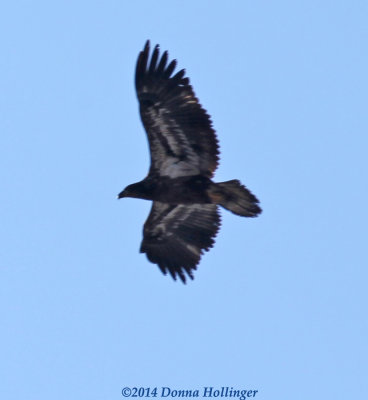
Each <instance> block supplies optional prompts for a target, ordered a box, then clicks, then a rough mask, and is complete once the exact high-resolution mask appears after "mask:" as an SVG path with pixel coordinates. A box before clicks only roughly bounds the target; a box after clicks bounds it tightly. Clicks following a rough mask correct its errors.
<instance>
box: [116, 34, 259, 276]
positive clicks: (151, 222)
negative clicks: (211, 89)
mask: <svg viewBox="0 0 368 400" xmlns="http://www.w3.org/2000/svg"><path fill="white" fill-rule="evenodd" d="M176 64H177V62H176V60H172V61H171V62H169V57H168V52H167V51H165V52H164V53H163V54H162V55H161V56H160V48H159V45H156V46H155V47H154V49H153V51H152V54H150V42H149V41H147V42H146V44H145V46H144V49H143V51H141V52H140V53H139V56H138V60H137V65H136V71H135V87H136V91H137V97H138V101H139V111H140V116H141V120H142V123H143V126H144V128H145V130H146V133H147V137H148V142H149V149H150V156H151V165H150V168H149V172H148V175H147V177H146V178H144V179H143V180H142V181H140V182H137V183H133V184H131V185H128V186H127V187H126V188H125V189H124V190H123V191H122V192H120V193H119V195H118V198H119V199H121V198H124V197H133V198H138V199H145V200H151V201H152V208H151V211H150V214H149V216H148V218H147V220H146V222H145V224H144V227H143V240H142V243H141V247H140V252H141V253H146V255H147V258H148V259H149V261H151V262H152V263H154V264H157V265H158V266H159V268H160V270H161V271H162V272H163V274H165V275H166V274H167V272H169V273H170V275H171V276H172V278H173V279H174V280H176V279H177V277H179V278H180V279H181V281H182V282H183V283H186V280H187V277H189V278H191V279H194V276H193V271H194V270H196V269H197V265H198V263H199V261H200V258H201V255H202V254H203V253H204V252H205V251H208V250H209V249H210V248H211V247H213V245H214V242H215V240H214V239H215V236H216V234H217V232H218V230H219V228H220V223H221V219H220V214H219V206H222V207H224V208H226V209H227V210H229V211H231V212H232V213H234V214H236V215H240V216H242V217H256V216H257V215H258V214H260V213H261V211H262V210H261V208H260V206H259V201H258V199H257V198H256V197H255V196H254V195H253V194H252V193H251V192H250V191H249V190H248V189H247V188H246V187H245V186H243V185H242V184H241V183H240V182H239V181H238V180H236V179H233V180H230V181H226V182H219V183H215V182H214V181H213V180H212V179H211V178H212V177H213V174H214V172H215V170H216V168H217V166H218V163H219V144H218V140H217V137H216V133H215V131H214V129H213V127H212V121H211V119H210V116H209V115H208V113H207V111H206V110H205V109H204V108H203V107H202V106H201V104H200V102H199V100H198V98H197V97H196V95H195V93H194V91H193V88H192V86H191V85H190V82H189V78H188V77H186V76H185V70H184V69H182V70H180V71H179V72H176V73H175V74H174V70H175V68H176Z"/></svg>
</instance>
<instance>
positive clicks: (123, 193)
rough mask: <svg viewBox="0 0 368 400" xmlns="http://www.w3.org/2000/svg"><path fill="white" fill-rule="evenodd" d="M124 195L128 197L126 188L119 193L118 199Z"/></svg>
mask: <svg viewBox="0 0 368 400" xmlns="http://www.w3.org/2000/svg"><path fill="white" fill-rule="evenodd" d="M123 197H126V194H125V190H123V191H122V192H120V193H119V194H118V196H117V199H118V200H119V199H122V198H123Z"/></svg>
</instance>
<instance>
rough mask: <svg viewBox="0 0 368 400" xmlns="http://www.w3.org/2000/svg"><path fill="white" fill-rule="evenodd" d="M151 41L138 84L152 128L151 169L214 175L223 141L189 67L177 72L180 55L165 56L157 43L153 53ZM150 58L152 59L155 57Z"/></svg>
mask: <svg viewBox="0 0 368 400" xmlns="http://www.w3.org/2000/svg"><path fill="white" fill-rule="evenodd" d="M149 48H150V47H149V41H147V43H146V45H145V47H144V50H143V51H142V52H141V53H140V54H139V56H138V61H137V67H136V75H135V85H136V90H137V96H138V100H139V105H140V114H141V118H142V122H143V125H144V128H145V130H146V132H147V136H148V141H149V146H150V153H151V167H150V172H149V173H150V174H158V175H161V176H170V177H172V178H176V177H179V176H189V175H204V176H207V177H209V178H210V177H212V175H213V172H214V171H215V169H216V168H217V165H218V160H219V157H218V155H219V146H218V142H217V139H216V134H215V131H214V129H213V128H212V122H211V120H210V117H209V115H208V114H207V112H206V110H204V109H203V108H202V106H201V105H200V103H199V101H198V99H197V98H196V96H195V94H194V91H193V88H192V86H191V85H190V84H189V79H188V78H185V77H184V75H185V71H184V70H181V71H179V72H177V73H176V74H175V75H173V72H174V69H175V67H176V60H173V61H171V62H170V63H169V64H168V53H167V52H166V51H165V52H164V53H163V55H162V56H161V57H160V53H159V46H158V45H157V46H156V47H155V48H154V50H153V52H152V55H151V58H150V57H149ZM149 58H150V59H149Z"/></svg>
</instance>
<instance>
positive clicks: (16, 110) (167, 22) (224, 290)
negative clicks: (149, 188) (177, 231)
mask: <svg viewBox="0 0 368 400" xmlns="http://www.w3.org/2000/svg"><path fill="white" fill-rule="evenodd" d="M367 17H368V4H367V2H366V1H363V0H361V1H354V0H353V1H349V2H347V1H339V0H337V1H336V0H335V1H316V0H312V1H311V0H308V1H304V0H303V1H298V2H295V1H291V0H290V1H277V2H276V1H269V2H265V1H228V2H226V3H223V2H215V1H197V0H196V1H193V0H188V1H186V2H185V3H184V2H178V1H176V2H175V1H155V2H153V1H152V2H148V1H142V2H127V1H105V2H100V1H62V2H61V1H56V2H47V1H37V0H35V1H25V0H24V1H13V2H4V3H3V4H2V6H1V9H0V44H1V56H0V57H1V63H0V72H1V73H0V85H1V86H0V132H1V134H0V182H1V208H0V221H1V222H0V241H1V247H0V274H1V276H0V315H1V326H2V327H1V330H0V351H1V353H0V377H1V378H0V396H1V398H4V399H7V400H13V399H14V400H15V399H17V400H19V399H24V398H27V399H37V400H43V399H45V400H46V399H48V400H49V399H56V400H59V399H60V400H61V399H63V400H64V399H68V400H74V399H78V400H80V399H91V400H94V399H96V400H97V399H120V398H122V395H121V390H122V388H123V387H126V386H129V387H133V386H137V387H151V388H153V387H158V388H161V387H162V386H168V387H171V388H172V389H193V390H194V389H201V388H203V387H204V386H213V387H215V388H216V387H221V386H229V387H234V388H236V389H254V390H258V391H259V393H258V394H257V397H258V398H260V399H283V400H289V399H290V400H291V399H301V400H304V399H310V398H325V399H332V398H334V399H342V398H345V397H346V396H347V397H349V398H351V399H362V398H365V397H366V396H367V394H368V390H367V389H368V388H367V379H366V377H367V364H366V363H367V356H368V354H367V337H368V329H367V328H368V326H367V325H368V324H367V311H366V310H367V293H366V292H367V289H366V288H367V283H366V282H367V278H368V276H367V265H368V262H367V261H368V260H367V223H368V220H367V207H366V204H367V200H368V196H367V192H368V190H367V189H368V188H367V170H368V169H367V146H368V140H367V132H368V118H367V100H368V98H367V93H368V85H367V83H368V79H367V71H368V62H367V61H368V60H367V58H368V56H367V54H368V52H367V50H368V49H367V43H368V28H367ZM146 39H151V41H152V43H159V44H160V45H161V48H162V49H164V50H165V49H168V50H169V54H170V57H172V58H176V59H178V62H179V67H180V68H186V70H187V74H188V76H189V77H190V78H191V83H192V84H193V86H194V89H195V92H196V94H197V96H198V97H199V99H200V101H201V103H202V104H203V105H204V107H205V108H206V109H207V110H208V112H209V113H210V114H211V116H212V119H213V122H214V126H215V128H216V130H217V133H218V137H219V140H220V144H221V163H220V167H219V169H218V171H217V174H216V179H217V180H219V181H221V180H227V179H233V178H238V179H240V180H241V181H242V182H243V183H244V184H246V185H247V186H248V187H249V188H250V189H251V190H252V191H253V192H254V193H255V194H256V195H257V196H258V197H259V199H260V200H261V205H262V207H263V209H264V213H263V214H262V215H261V216H260V217H259V218H256V219H251V220H249V219H244V218H240V217H236V216H234V215H233V214H231V213H229V212H226V211H225V210H223V211H222V228H221V231H220V233H219V235H218V237H217V240H216V245H215V247H214V248H213V249H212V250H211V251H210V252H209V253H208V254H206V255H205V256H204V257H203V259H202V262H201V264H200V266H199V268H198V271H197V272H196V274H195V280H194V281H193V282H190V283H189V284H188V285H185V286H184V285H183V284H181V283H180V282H173V281H172V279H171V278H170V277H164V276H163V275H162V274H161V272H160V271H159V270H158V268H157V267H156V266H155V265H153V264H151V263H149V262H148V260H147V259H146V257H145V256H144V255H141V254H139V252H138V250H139V245H140V241H141V235H142V226H143V223H144V221H145V219H146V217H147V215H148V212H149V209H150V203H149V202H145V201H142V200H133V199H125V200H120V201H117V200H116V195H117V193H118V192H119V191H121V190H122V189H123V188H124V187H125V186H126V185H127V184H129V183H132V182H135V181H137V180H140V179H142V178H143V177H144V176H145V174H146V173H147V170H148V167H149V156H148V147H147V141H146V137H145V134H144V130H143V128H142V125H141V122H140V119H139V115H138V107H137V101H136V97H135V92H134V86H133V73H134V67H135V62H136V57H137V55H138V52H139V51H140V50H141V49H142V47H143V45H144V42H145V41H146Z"/></svg>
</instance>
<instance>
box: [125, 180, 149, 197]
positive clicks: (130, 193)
mask: <svg viewBox="0 0 368 400" xmlns="http://www.w3.org/2000/svg"><path fill="white" fill-rule="evenodd" d="M124 197H133V198H136V199H150V196H149V194H148V188H147V185H146V183H145V182H144V181H142V182H138V183H133V184H131V185H128V186H127V187H126V188H125V189H124V190H123V191H122V192H120V193H119V194H118V199H122V198H124Z"/></svg>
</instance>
